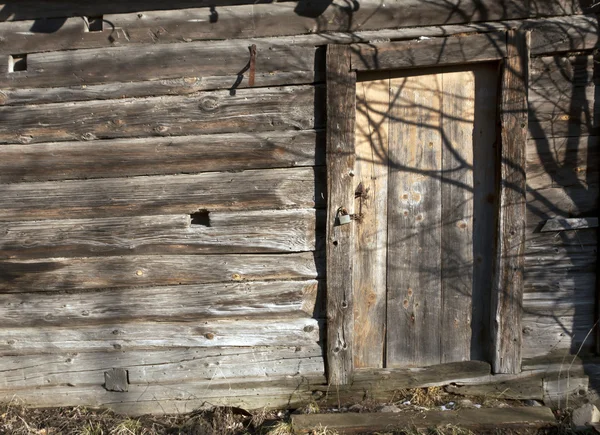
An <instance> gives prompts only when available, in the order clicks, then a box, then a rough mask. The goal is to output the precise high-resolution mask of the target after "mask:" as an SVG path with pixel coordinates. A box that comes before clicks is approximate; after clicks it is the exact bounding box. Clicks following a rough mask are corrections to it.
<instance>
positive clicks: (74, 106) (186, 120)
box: [0, 86, 322, 143]
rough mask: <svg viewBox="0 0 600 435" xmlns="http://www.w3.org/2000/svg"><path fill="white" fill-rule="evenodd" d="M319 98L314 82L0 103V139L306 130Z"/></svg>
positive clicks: (316, 122)
mask: <svg viewBox="0 0 600 435" xmlns="http://www.w3.org/2000/svg"><path fill="white" fill-rule="evenodd" d="M315 95H317V97H316V100H315ZM319 101H320V97H319V92H318V90H317V89H316V88H315V87H312V86H295V87H294V86H292V87H278V88H260V89H241V90H239V91H238V92H236V93H235V95H231V94H230V93H229V92H228V91H215V92H202V93H200V94H198V95H195V96H184V97H180V96H167V97H148V98H140V99H122V100H107V101H101V100H100V101H85V102H75V103H55V104H43V105H36V106H22V107H21V106H19V107H0V143H32V142H49V141H65V140H92V139H110V138H117V137H136V136H171V135H174V136H177V135H187V134H207V133H232V132H239V131H245V132H254V131H265V130H290V129H299V130H302V129H310V128H315V127H319V126H321V125H322V123H321V121H322V120H321V119H320V117H319V112H318V111H317V112H316V113H315V110H314V107H315V104H319Z"/></svg>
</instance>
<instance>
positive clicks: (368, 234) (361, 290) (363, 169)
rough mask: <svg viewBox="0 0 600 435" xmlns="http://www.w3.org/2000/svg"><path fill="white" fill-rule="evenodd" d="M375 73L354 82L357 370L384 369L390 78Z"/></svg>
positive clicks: (355, 357) (386, 74)
mask: <svg viewBox="0 0 600 435" xmlns="http://www.w3.org/2000/svg"><path fill="white" fill-rule="evenodd" d="M373 77H378V78H379V79H373V80H370V81H362V82H359V83H357V85H356V142H355V144H356V164H355V175H354V180H355V186H356V190H355V192H357V193H356V194H355V196H359V197H358V198H355V201H354V202H355V205H354V211H355V213H357V214H359V216H360V218H359V219H358V220H357V221H356V222H355V225H354V236H353V238H354V240H355V248H354V249H355V254H354V259H355V260H354V345H355V352H354V355H353V356H354V367H355V368H359V367H373V368H380V367H384V360H383V355H384V342H385V312H386V277H385V273H386V254H387V252H386V245H387V194H388V192H387V180H388V123H389V117H388V109H389V103H390V80H389V74H388V73H377V75H375V76H374V75H370V77H369V78H373ZM359 186H360V187H359ZM361 192H362V196H361Z"/></svg>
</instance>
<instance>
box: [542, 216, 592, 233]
mask: <svg viewBox="0 0 600 435" xmlns="http://www.w3.org/2000/svg"><path fill="white" fill-rule="evenodd" d="M589 228H598V218H572V219H549V220H547V221H546V223H545V224H544V226H543V227H542V229H541V230H540V231H541V232H542V233H544V232H549V231H567V230H580V229H589Z"/></svg>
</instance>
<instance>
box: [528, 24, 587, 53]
mask: <svg viewBox="0 0 600 435" xmlns="http://www.w3.org/2000/svg"><path fill="white" fill-rule="evenodd" d="M526 27H527V28H528V29H530V30H531V31H532V32H531V54H532V55H540V54H547V53H560V52H569V51H583V50H592V49H594V48H597V47H598V20H597V18H596V17H595V16H594V15H592V14H590V15H587V16H574V17H555V18H550V19H548V20H544V21H540V22H536V23H528V24H527V26H526Z"/></svg>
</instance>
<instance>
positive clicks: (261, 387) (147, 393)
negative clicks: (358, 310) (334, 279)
mask: <svg viewBox="0 0 600 435" xmlns="http://www.w3.org/2000/svg"><path fill="white" fill-rule="evenodd" d="M323 382H324V376H323V375H322V374H321V375H310V376H302V375H300V376H292V377H290V376H285V377H282V376H274V377H273V378H270V380H269V381H265V379H263V378H241V379H240V378H236V379H218V380H217V379H215V380H208V381H206V380H205V381H197V382H184V383H181V382H179V383H167V384H156V383H155V384H141V385H129V391H127V392H111V391H106V389H105V388H104V387H103V386H101V385H94V386H89V385H85V386H81V387H71V386H68V385H63V386H55V387H47V388H28V389H23V390H15V391H10V392H7V391H0V400H1V401H3V402H10V401H11V400H17V401H23V402H25V403H28V404H30V405H32V406H36V407H53V408H54V407H58V406H81V404H82V403H85V404H87V406H93V407H102V408H108V409H112V410H113V411H115V412H117V413H120V414H133V415H140V414H179V413H187V412H192V411H197V410H198V409H206V408H212V407H213V406H236V407H241V408H243V409H248V410H253V409H264V408H267V409H272V408H274V409H282V408H283V409H286V408H294V409H295V408H299V407H300V406H302V405H304V404H306V403H307V402H308V401H309V400H310V398H311V394H312V385H314V384H321V383H323Z"/></svg>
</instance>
